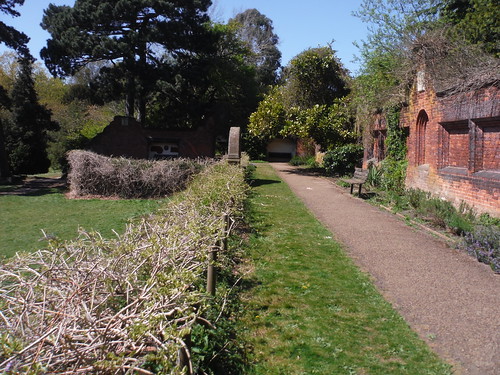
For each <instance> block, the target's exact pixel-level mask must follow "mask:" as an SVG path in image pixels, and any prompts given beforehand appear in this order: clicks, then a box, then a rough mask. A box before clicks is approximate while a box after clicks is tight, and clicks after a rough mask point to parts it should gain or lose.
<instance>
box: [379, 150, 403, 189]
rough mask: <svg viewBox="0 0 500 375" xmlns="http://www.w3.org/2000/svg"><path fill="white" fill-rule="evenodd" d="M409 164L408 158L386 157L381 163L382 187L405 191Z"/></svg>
mask: <svg viewBox="0 0 500 375" xmlns="http://www.w3.org/2000/svg"><path fill="white" fill-rule="evenodd" d="M407 166H408V162H407V161H406V160H395V159H392V158H386V159H384V160H383V161H382V163H381V169H382V172H381V173H382V176H381V182H380V185H381V187H382V188H383V189H385V190H392V191H395V192H398V193H403V191H404V189H405V179H406V168H407Z"/></svg>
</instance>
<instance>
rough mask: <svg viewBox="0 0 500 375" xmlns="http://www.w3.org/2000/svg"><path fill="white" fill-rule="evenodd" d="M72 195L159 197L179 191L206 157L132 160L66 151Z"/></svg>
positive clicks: (202, 166) (197, 170)
mask: <svg viewBox="0 0 500 375" xmlns="http://www.w3.org/2000/svg"><path fill="white" fill-rule="evenodd" d="M68 161H69V164H70V172H69V174H68V181H69V183H70V188H71V194H72V195H73V196H77V197H79V196H87V195H97V196H104V197H113V196H116V197H120V198H126V199H131V198H152V197H163V196H167V195H170V194H172V193H174V192H177V191H180V190H183V189H184V188H185V187H186V184H187V182H188V181H189V179H190V178H191V177H192V176H193V175H194V174H195V173H199V172H200V171H201V170H202V169H203V168H204V166H206V165H207V164H209V163H210V162H211V161H209V160H190V159H173V160H154V161H153V160H142V159H140V160H136V159H125V158H109V157H106V156H102V155H98V154H95V153H92V152H88V151H81V150H75V151H71V152H69V154H68Z"/></svg>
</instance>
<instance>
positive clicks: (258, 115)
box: [248, 86, 287, 140]
mask: <svg viewBox="0 0 500 375" xmlns="http://www.w3.org/2000/svg"><path fill="white" fill-rule="evenodd" d="M286 119H287V111H286V108H285V105H284V104H283V94H282V90H281V88H280V87H278V86H275V87H273V88H272V89H271V91H270V92H269V93H268V94H267V95H266V96H265V97H264V99H263V100H262V101H261V102H260V103H259V106H258V108H257V110H256V111H255V112H254V113H252V114H251V115H250V122H249V124H248V131H249V132H250V134H252V135H253V136H256V137H259V138H261V139H266V140H268V139H272V138H276V137H278V136H279V135H280V133H281V131H282V129H283V127H284V126H285V121H286Z"/></svg>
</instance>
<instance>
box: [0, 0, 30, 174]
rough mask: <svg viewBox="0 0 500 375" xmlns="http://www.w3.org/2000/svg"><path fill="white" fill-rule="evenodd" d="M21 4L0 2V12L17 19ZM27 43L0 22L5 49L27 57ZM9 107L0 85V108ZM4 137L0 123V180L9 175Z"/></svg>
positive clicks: (14, 0)
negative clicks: (7, 48) (10, 49)
mask: <svg viewBox="0 0 500 375" xmlns="http://www.w3.org/2000/svg"><path fill="white" fill-rule="evenodd" d="M23 4H24V0H0V12H1V13H4V14H8V15H10V16H12V17H18V16H19V12H17V11H16V10H15V9H14V8H15V7H16V6H17V5H23ZM28 41H29V38H28V37H27V36H26V34H24V33H22V32H20V31H18V30H16V29H15V28H13V27H12V26H8V25H6V24H5V23H4V22H2V21H0V43H3V44H5V45H6V46H7V47H9V48H12V49H14V50H16V51H17V52H18V53H20V54H22V55H25V56H28V55H29V51H28V47H27V46H26V45H27V43H28ZM9 106H10V100H9V97H8V94H7V91H6V90H5V88H4V87H3V86H1V85H0V108H1V107H4V108H8V107H9ZM4 137H5V135H4V130H3V124H2V123H1V122H0V179H2V178H4V177H8V176H9V175H10V172H9V165H8V162H7V154H6V149H5V138H4Z"/></svg>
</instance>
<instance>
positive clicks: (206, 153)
mask: <svg viewBox="0 0 500 375" xmlns="http://www.w3.org/2000/svg"><path fill="white" fill-rule="evenodd" d="M213 128H214V126H213V124H212V123H211V122H210V120H209V122H207V124H205V126H201V127H199V128H197V129H144V128H143V127H142V126H141V124H140V123H139V122H137V121H136V120H135V119H133V118H129V117H121V116H116V117H115V118H114V120H113V121H112V122H111V123H110V124H109V125H108V126H107V127H106V128H105V129H104V131H103V132H102V133H101V134H98V135H97V136H96V137H94V139H92V141H91V143H90V147H89V148H90V150H92V151H94V152H96V153H99V154H102V155H108V156H124V157H129V158H136V159H147V158H148V156H149V145H150V144H151V143H155V142H158V141H160V142H161V141H169V142H175V143H177V144H178V146H179V156H182V157H188V158H196V157H213V156H214V155H215V136H214V132H213Z"/></svg>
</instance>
